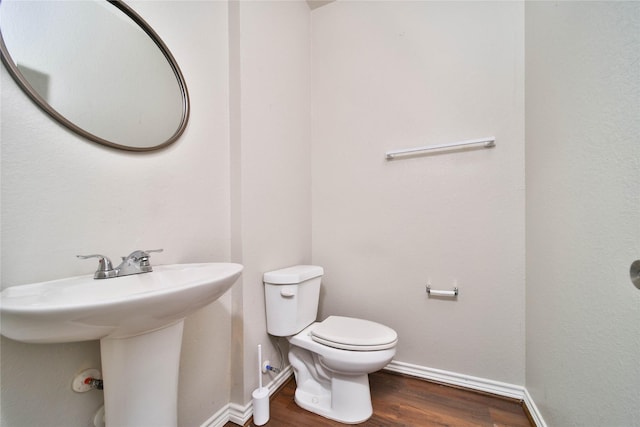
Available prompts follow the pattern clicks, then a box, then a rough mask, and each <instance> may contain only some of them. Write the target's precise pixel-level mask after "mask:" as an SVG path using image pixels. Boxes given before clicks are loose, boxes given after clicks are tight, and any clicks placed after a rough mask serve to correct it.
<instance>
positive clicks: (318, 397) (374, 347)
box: [264, 265, 398, 424]
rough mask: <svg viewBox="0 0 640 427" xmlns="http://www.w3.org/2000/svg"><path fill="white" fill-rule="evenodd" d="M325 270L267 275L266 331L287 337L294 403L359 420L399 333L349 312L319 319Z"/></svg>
mask: <svg viewBox="0 0 640 427" xmlns="http://www.w3.org/2000/svg"><path fill="white" fill-rule="evenodd" d="M323 274H324V271H323V269H322V267H318V266H314V265H297V266H294V267H289V268H283V269H281V270H276V271H270V272H268V273H265V274H264V284H265V299H266V310H267V331H268V332H269V333H270V334H271V335H275V336H280V337H287V339H288V340H289V344H290V347H289V361H290V362H291V366H292V367H293V371H294V373H295V377H296V384H297V387H296V394H295V401H296V403H297V404H298V405H299V406H300V407H302V408H304V409H306V410H308V411H311V412H314V413H316V414H319V415H322V416H323V417H326V418H329V419H332V420H335V421H339V422H342V423H347V424H357V423H361V422H363V421H366V420H367V419H369V417H371V414H372V413H373V408H372V406H371V392H370V391H369V373H371V372H375V371H378V370H380V369H382V368H383V367H385V366H386V365H387V364H388V363H389V362H390V361H391V359H393V356H394V355H395V354H396V343H397V342H398V334H397V333H396V332H395V331H394V330H393V329H391V328H389V327H387V326H384V325H381V324H379V323H375V322H370V321H368V320H362V319H355V318H351V317H339V316H329V317H328V318H327V319H325V320H324V321H322V322H316V316H317V314H318V300H319V297H320V282H321V280H322V275H323Z"/></svg>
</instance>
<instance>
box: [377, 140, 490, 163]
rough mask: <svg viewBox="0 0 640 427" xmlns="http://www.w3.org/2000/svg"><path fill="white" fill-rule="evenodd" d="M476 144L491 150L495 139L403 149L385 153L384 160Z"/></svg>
mask: <svg viewBox="0 0 640 427" xmlns="http://www.w3.org/2000/svg"><path fill="white" fill-rule="evenodd" d="M476 144H484V148H493V147H495V146H496V137H495V136H489V137H486V138H479V139H469V140H466V141H459V142H452V143H450V144H440V145H428V146H425V147H416V148H405V149H404V150H394V151H387V153H386V159H387V160H393V159H395V158H396V157H397V156H402V155H405V154H417V153H421V152H424V151H431V150H440V149H444V148H454V147H462V146H465V145H476Z"/></svg>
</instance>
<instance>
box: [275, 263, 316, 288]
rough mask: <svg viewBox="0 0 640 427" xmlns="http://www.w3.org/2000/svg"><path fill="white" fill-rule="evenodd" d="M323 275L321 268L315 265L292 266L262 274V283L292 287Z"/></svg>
mask: <svg viewBox="0 0 640 427" xmlns="http://www.w3.org/2000/svg"><path fill="white" fill-rule="evenodd" d="M323 274H324V270H323V268H322V267H320V266H317V265H294V266H293V267H287V268H281V269H280V270H274V271H268V272H266V273H264V276H263V280H264V283H269V284H271V285H292V284H295V283H302V282H304V281H305V280H309V279H313V278H315V277H319V276H322V275H323Z"/></svg>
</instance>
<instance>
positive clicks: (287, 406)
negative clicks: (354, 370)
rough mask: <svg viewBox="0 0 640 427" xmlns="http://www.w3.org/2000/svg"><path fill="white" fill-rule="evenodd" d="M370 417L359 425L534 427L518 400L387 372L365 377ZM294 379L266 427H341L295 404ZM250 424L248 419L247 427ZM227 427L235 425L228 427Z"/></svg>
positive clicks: (274, 398)
mask: <svg viewBox="0 0 640 427" xmlns="http://www.w3.org/2000/svg"><path fill="white" fill-rule="evenodd" d="M369 383H370V385H371V399H372V402H373V416H372V417H371V418H370V419H369V420H367V421H366V422H364V423H362V424H359V425H361V426H371V427H382V426H411V427H418V426H419V427H442V426H450V427H476V426H482V427H485V426H486V427H533V424H532V423H531V422H530V421H529V418H528V417H527V414H526V412H525V410H524V409H523V407H522V404H521V403H520V402H517V401H514V400H510V399H504V398H500V397H495V396H489V395H486V394H482V393H477V392H473V391H469V390H462V389H459V388H454V387H449V386H445V385H440V384H436V383H432V382H428V381H424V380H421V379H416V378H411V377H407V376H403V375H397V374H393V373H389V372H385V371H380V372H376V373H373V374H370V375H369ZM295 387H296V385H295V381H294V379H293V377H291V380H289V382H287V383H286V384H285V385H284V386H283V387H282V388H281V389H280V390H279V391H277V392H276V393H275V394H274V395H273V396H272V397H271V407H270V418H269V422H268V423H267V424H265V425H266V426H270V427H275V426H278V427H280V426H283V427H287V426H291V427H294V426H295V427H344V424H341V423H337V422H335V421H331V420H328V419H326V418H324V417H321V416H319V415H316V414H313V413H311V412H308V411H305V410H304V409H302V408H300V407H298V405H296V403H295V402H294V400H293V399H294V393H295ZM247 425H248V426H253V423H252V420H250V422H249V423H247ZM225 427H237V426H236V424H233V423H230V422H229V423H227V424H226V425H225Z"/></svg>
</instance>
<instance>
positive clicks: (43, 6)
mask: <svg viewBox="0 0 640 427" xmlns="http://www.w3.org/2000/svg"><path fill="white" fill-rule="evenodd" d="M0 51H1V54H2V62H3V63H4V64H5V67H6V68H7V69H8V70H9V73H10V74H11V76H12V77H13V78H14V80H15V81H16V82H17V84H18V85H19V86H20V87H21V88H22V89H23V90H24V91H25V93H26V94H27V95H28V96H29V97H30V98H31V99H32V100H33V101H34V102H35V103H36V104H37V105H38V106H39V107H41V108H42V109H43V110H44V111H45V112H46V113H48V114H49V115H51V116H52V117H53V118H55V119H56V120H58V121H59V122H60V123H62V124H63V125H65V126H66V127H68V128H69V129H71V130H73V131H74V132H76V133H78V134H80V135H82V136H84V137H85V138H88V139H90V140H92V141H95V142H98V143H100V144H104V145H108V146H111V147H116V148H121V149H125V150H133V151H150V150H155V149H158V148H162V147H165V146H167V145H169V144H171V143H172V142H174V141H175V140H176V139H177V138H178V137H179V136H180V134H181V133H182V132H183V131H184V129H185V127H186V125H187V120H188V117H189V96H188V92H187V87H186V84H185V82H184V78H183V76H182V73H181V72H180V68H179V67H178V64H177V63H176V61H175V59H174V58H173V56H172V55H171V53H170V52H169V49H168V48H167V47H166V46H165V44H164V43H163V42H162V40H160V38H159V37H158V35H157V34H156V33H155V32H154V31H153V29H152V28H151V27H150V26H149V25H148V24H147V23H146V22H145V21H144V20H143V19H142V18H141V17H140V16H139V15H138V14H136V13H135V12H134V11H133V10H132V9H131V8H130V7H128V6H127V5H125V4H124V3H122V2H121V1H118V0H108V1H107V0H83V1H41V0H40V1H30V0H0Z"/></svg>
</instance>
